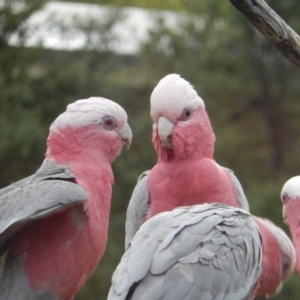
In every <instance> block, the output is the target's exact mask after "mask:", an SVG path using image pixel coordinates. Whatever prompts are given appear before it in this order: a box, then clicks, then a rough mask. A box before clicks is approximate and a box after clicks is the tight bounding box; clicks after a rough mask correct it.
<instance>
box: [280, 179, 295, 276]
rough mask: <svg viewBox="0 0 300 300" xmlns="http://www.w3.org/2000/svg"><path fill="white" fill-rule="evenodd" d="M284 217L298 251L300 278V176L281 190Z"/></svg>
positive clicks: (290, 180) (288, 182)
mask: <svg viewBox="0 0 300 300" xmlns="http://www.w3.org/2000/svg"><path fill="white" fill-rule="evenodd" d="M281 201H282V204H283V207H282V215H283V219H284V222H285V223H286V224H287V225H288V226H289V229H290V232H291V234H292V240H293V244H294V247H295V251H296V270H297V273H298V275H299V276H300V227H299V224H300V176H295V177H292V178H290V179H289V180H288V181H287V182H286V183H285V184H284V186H283V188H282V190H281Z"/></svg>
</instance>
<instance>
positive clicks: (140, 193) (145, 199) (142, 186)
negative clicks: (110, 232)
mask: <svg viewBox="0 0 300 300" xmlns="http://www.w3.org/2000/svg"><path fill="white" fill-rule="evenodd" d="M149 172H150V171H145V172H143V173H142V174H141V175H140V176H139V178H138V181H137V185H136V187H135V188H134V190H133V193H132V196H131V199H130V201H129V204H128V208H127V213H126V223H125V232H126V235H125V249H127V248H128V245H129V243H130V241H131V240H132V238H133V237H134V235H135V233H136V232H137V231H138V230H139V228H140V226H141V225H142V224H143V223H144V218H145V216H146V215H147V212H148V210H149V207H150V194H149V191H148V187H147V182H148V174H149Z"/></svg>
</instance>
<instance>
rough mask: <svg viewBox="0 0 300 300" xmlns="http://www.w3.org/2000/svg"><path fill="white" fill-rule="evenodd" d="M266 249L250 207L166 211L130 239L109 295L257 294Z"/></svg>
mask: <svg viewBox="0 0 300 300" xmlns="http://www.w3.org/2000/svg"><path fill="white" fill-rule="evenodd" d="M261 251H262V249H261V241H260V235H259V232H258V230H257V227H256V224H255V222H254V221H253V219H252V217H251V216H250V214H249V213H248V212H246V211H244V210H241V209H238V208H233V207H229V206H226V205H222V204H203V205H195V206H190V207H179V208H177V209H174V210H173V211H171V212H164V213H160V214H157V215H156V216H154V217H152V218H151V219H150V220H148V221H147V222H145V223H144V224H143V225H142V226H141V228H140V230H139V231H138V232H137V234H136V235H135V236H134V238H133V240H132V241H131V242H130V244H129V247H128V249H127V250H126V252H125V254H124V255H123V257H122V259H121V262H120V264H119V265H118V267H117V269H116V271H115V273H114V275H113V279H112V286H111V289H110V292H109V295H108V300H123V299H126V300H135V299H143V300H150V299H151V300H167V299H168V300H169V299H170V300H171V299H172V300H192V299H193V300H204V299H205V300H206V299H230V300H242V299H243V300H248V299H253V296H252V295H253V293H254V290H255V289H256V282H257V278H258V276H259V274H260V272H261V254H262V253H261Z"/></svg>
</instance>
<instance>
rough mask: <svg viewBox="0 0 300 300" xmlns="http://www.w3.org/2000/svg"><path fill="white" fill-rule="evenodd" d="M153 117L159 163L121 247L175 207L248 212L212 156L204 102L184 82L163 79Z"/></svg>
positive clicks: (141, 190)
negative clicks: (216, 204) (212, 204)
mask: <svg viewBox="0 0 300 300" xmlns="http://www.w3.org/2000/svg"><path fill="white" fill-rule="evenodd" d="M151 117H152V119H153V131H152V142H153V145H154V148H155V151H156V152H157V155H158V159H157V164H156V165H155V166H154V167H153V168H152V170H150V171H146V172H144V173H143V174H142V175H141V177H140V180H139V181H138V184H137V185H136V187H135V189H134V192H133V194H132V197H131V200H130V202H129V206H128V209H127V217H126V241H125V247H127V246H128V243H129V242H130V240H131V239H132V238H133V236H134V234H135V233H136V232H137V230H138V229H139V227H140V226H141V224H142V223H143V222H144V221H145V220H148V219H149V218H151V217H153V216H154V215H156V214H157V213H160V212H163V211H170V210H172V209H174V208H176V207H178V206H186V205H194V204H202V203H206V202H220V203H224V204H228V205H231V206H234V207H241V208H243V209H245V210H249V205H248V201H247V199H246V196H245V194H244V192H243V189H242V187H241V185H240V183H239V181H238V179H237V178H236V177H235V175H234V174H233V172H232V171H231V170H229V169H227V168H224V167H221V166H220V165H218V164H217V163H216V162H215V160H214V158H213V152H214V142H215V135H214V132H213V130H212V127H211V124H210V121H209V117H208V115H207V112H206V110H205V106H204V102H203V100H202V99H201V98H200V97H199V96H198V95H197V93H196V91H195V90H194V89H193V87H192V86H191V85H190V84H189V83H188V82H187V81H185V80H184V79H183V78H181V77H180V76H179V75H176V74H171V75H167V76H166V77H164V78H163V79H162V80H161V81H160V82H159V83H158V85H157V86H156V87H155V89H154V90H153V92H152V95H151Z"/></svg>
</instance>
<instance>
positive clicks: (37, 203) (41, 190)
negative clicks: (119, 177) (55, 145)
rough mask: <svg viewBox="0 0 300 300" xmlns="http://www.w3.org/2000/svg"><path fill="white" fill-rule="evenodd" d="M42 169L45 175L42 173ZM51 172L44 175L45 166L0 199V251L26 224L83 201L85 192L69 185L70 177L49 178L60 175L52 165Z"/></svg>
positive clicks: (85, 195)
mask: <svg viewBox="0 0 300 300" xmlns="http://www.w3.org/2000/svg"><path fill="white" fill-rule="evenodd" d="M57 166H58V165H57ZM43 168H44V170H45V172H42V169H43ZM51 168H52V171H51V172H48V174H47V170H48V168H47V166H42V167H41V169H39V170H38V172H37V173H36V174H34V175H33V176H31V177H30V178H29V180H26V181H25V182H24V184H19V185H18V186H17V187H16V188H14V189H12V190H11V191H10V192H7V193H5V194H4V195H3V196H1V197H0V216H1V217H0V247H1V246H2V245H3V243H5V241H6V240H7V239H8V238H9V237H10V236H11V235H13V234H14V233H16V232H17V231H19V230H20V229H21V228H22V227H23V226H24V225H26V224H28V223H29V222H32V221H34V220H37V219H40V218H43V217H45V216H48V215H51V214H54V213H57V212H59V211H62V210H65V209H67V208H69V207H72V206H75V205H79V204H81V203H83V202H84V201H85V200H86V198H87V194H86V191H85V190H84V189H83V188H82V187H81V186H79V185H78V184H76V183H74V182H70V181H68V179H69V180H71V179H72V178H71V177H70V178H68V179H67V178H64V177H60V176H59V175H55V176H56V177H52V175H49V174H50V173H51V174H54V173H56V174H58V173H61V172H55V171H54V169H55V168H54V164H52V165H51ZM59 168H60V166H59ZM42 174H44V176H42ZM53 176H54V175H53ZM73 179H74V178H73ZM73 179H72V180H73Z"/></svg>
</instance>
